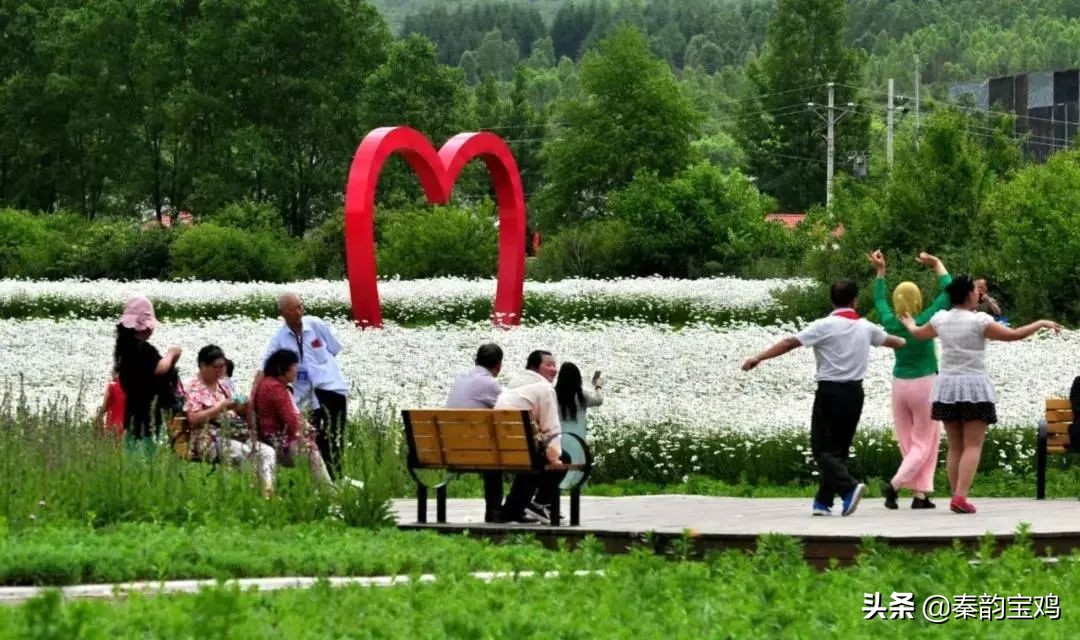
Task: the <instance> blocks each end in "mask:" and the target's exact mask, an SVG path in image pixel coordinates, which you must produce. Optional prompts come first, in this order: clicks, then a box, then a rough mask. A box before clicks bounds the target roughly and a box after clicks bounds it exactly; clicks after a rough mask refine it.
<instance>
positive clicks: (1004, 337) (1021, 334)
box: [983, 320, 1061, 342]
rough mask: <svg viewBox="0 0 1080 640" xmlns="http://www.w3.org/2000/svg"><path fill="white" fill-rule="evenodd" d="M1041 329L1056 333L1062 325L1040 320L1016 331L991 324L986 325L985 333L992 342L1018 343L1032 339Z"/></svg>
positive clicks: (994, 323) (1001, 325)
mask: <svg viewBox="0 0 1080 640" xmlns="http://www.w3.org/2000/svg"><path fill="white" fill-rule="evenodd" d="M1040 329H1050V330H1051V331H1053V332H1054V333H1058V332H1059V331H1061V325H1060V324H1058V323H1056V322H1054V321H1053V320H1038V321H1036V322H1032V323H1031V324H1025V325H1024V326H1022V327H1019V328H1016V329H1010V328H1009V327H1006V326H1005V325H1003V324H999V323H997V322H991V323H990V324H988V325H986V330H985V331H984V332H983V335H985V336H986V337H987V338H989V339H991V340H998V341H1001V342H1016V341H1017V340H1023V339H1024V338H1030V337H1031V336H1033V335H1035V334H1036V333H1038V331H1039V330H1040Z"/></svg>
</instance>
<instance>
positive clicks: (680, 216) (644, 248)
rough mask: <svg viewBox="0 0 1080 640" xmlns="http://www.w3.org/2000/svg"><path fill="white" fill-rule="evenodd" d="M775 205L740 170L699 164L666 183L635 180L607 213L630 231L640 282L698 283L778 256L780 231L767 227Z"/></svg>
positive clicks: (643, 177) (650, 176)
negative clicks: (652, 278)
mask: <svg viewBox="0 0 1080 640" xmlns="http://www.w3.org/2000/svg"><path fill="white" fill-rule="evenodd" d="M772 204H773V203H772V202H771V199H769V198H767V197H765V196H762V195H761V194H760V193H759V192H758V190H757V188H756V187H755V186H754V185H753V183H751V182H750V181H749V180H748V179H747V178H746V176H744V175H743V174H741V173H739V172H738V171H733V172H730V173H726V172H724V171H722V170H720V169H718V168H716V167H713V166H710V165H706V164H702V165H696V166H693V167H690V168H689V169H687V170H686V171H684V172H682V173H680V174H679V175H677V176H675V177H674V178H671V179H663V178H660V177H659V176H657V175H656V174H655V173H653V172H646V173H639V174H638V176H637V177H636V178H634V180H633V182H631V183H630V184H629V185H627V186H626V188H625V189H622V190H620V191H618V192H616V193H615V194H613V195H612V198H611V211H612V216H613V217H614V218H615V219H618V220H622V221H625V222H626V223H628V224H629V225H630V227H631V229H632V230H633V234H632V236H631V238H632V239H631V241H630V245H631V247H630V249H629V252H630V255H631V256H632V264H633V269H634V271H635V273H636V274H637V275H650V274H654V273H656V274H661V275H666V276H674V277H688V276H689V277H695V276H700V275H703V274H704V273H732V274H734V273H739V272H740V271H741V270H742V269H744V268H746V267H748V266H749V265H750V264H751V263H752V262H753V261H754V260H756V259H758V258H761V257H767V256H775V255H776V254H782V249H783V241H784V237H785V232H784V231H783V230H782V229H778V228H775V226H774V225H770V224H769V223H767V222H766V221H765V212H766V211H767V210H768V209H769V208H771V207H772Z"/></svg>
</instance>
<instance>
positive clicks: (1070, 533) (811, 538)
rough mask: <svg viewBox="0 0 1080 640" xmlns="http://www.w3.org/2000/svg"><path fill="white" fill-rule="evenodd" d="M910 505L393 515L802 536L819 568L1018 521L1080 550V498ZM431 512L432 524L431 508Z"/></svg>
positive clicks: (621, 543)
mask: <svg viewBox="0 0 1080 640" xmlns="http://www.w3.org/2000/svg"><path fill="white" fill-rule="evenodd" d="M432 502H433V501H432ZM565 502H566V499H565V498H564V505H563V513H564V514H566V513H567V512H568V506H567V505H566V504H565ZM910 502H911V501H910V499H908V500H906V501H904V500H903V499H902V500H901V503H900V504H901V507H900V509H899V510H897V511H890V510H888V509H886V508H885V506H884V504H883V503H882V500H881V499H880V498H868V499H865V500H863V502H862V503H861V504H860V505H859V508H858V510H857V511H856V512H855V513H854V514H852V515H851V516H848V517H846V518H844V517H840V516H839V515H833V516H827V517H824V516H823V517H812V516H811V515H810V500H809V499H807V498H715V497H708V496H685V495H667V496H634V497H623V498H599V497H583V498H582V505H581V526H580V527H570V526H562V527H545V526H539V525H524V524H485V523H484V522H483V519H484V504H483V500H480V499H452V500H449V501H448V503H447V521H448V522H447V523H446V524H435V523H428V524H418V523H417V522H416V501H415V500H396V501H395V502H394V509H395V511H396V513H397V518H398V523H399V525H398V526H399V528H401V529H432V530H435V531H440V532H445V533H460V532H463V531H466V530H468V531H469V532H470V533H471V535H477V536H484V537H489V538H493V539H501V538H503V537H505V536H507V535H516V534H520V533H522V532H529V533H532V534H535V535H536V536H537V538H538V539H540V540H541V541H543V542H544V543H545V544H548V545H554V544H555V543H556V540H558V539H559V538H562V539H566V540H567V541H568V542H570V543H571V544H576V543H577V542H579V541H580V540H581V539H583V538H584V537H585V536H587V535H592V536H594V537H596V538H597V539H598V540H599V541H600V542H601V543H603V544H604V546H605V547H606V548H607V549H608V550H609V551H610V552H613V553H618V552H622V551H625V550H626V549H627V548H628V547H630V546H631V545H633V544H641V543H643V542H644V541H645V540H646V538H647V537H648V538H649V539H650V540H651V541H652V544H654V545H655V546H656V548H657V551H660V552H662V551H665V550H666V549H668V548H669V547H670V544H671V542H672V541H673V540H676V539H678V538H680V537H682V536H683V535H684V532H686V531H689V532H690V535H691V536H692V538H693V541H694V545H695V550H696V551H698V552H703V551H707V550H713V549H743V550H747V551H753V550H754V549H755V548H756V547H757V539H758V537H759V536H761V535H763V534H768V533H780V534H785V535H789V536H793V537H795V538H798V539H799V540H800V541H801V542H802V544H803V549H804V554H805V556H806V559H807V560H808V561H810V562H812V563H814V564H816V565H823V564H826V563H828V561H829V559H831V558H836V559H838V560H840V561H842V562H844V561H850V560H852V559H853V558H854V557H855V556H856V554H857V551H858V547H859V545H860V543H861V541H862V539H863V538H864V537H872V538H876V539H877V540H880V541H882V542H885V543H887V544H890V545H895V546H901V547H906V548H909V549H915V550H923V551H928V550H932V549H936V548H942V547H948V546H951V545H952V544H953V541H954V540H959V541H961V542H962V543H964V544H965V545H969V546H972V547H974V546H976V545H978V544H979V542H980V540H981V539H982V538H983V537H984V536H985V535H986V534H988V533H989V534H992V535H993V536H994V537H995V538H996V539H997V542H998V546H999V547H1003V546H1007V545H1008V544H1010V543H1011V542H1012V540H1013V537H1014V535H1015V534H1016V531H1017V529H1018V527H1019V526H1020V524H1021V523H1027V524H1028V525H1030V531H1031V535H1032V537H1033V539H1034V541H1035V548H1036V550H1037V551H1038V552H1039V553H1044V552H1046V553H1048V554H1049V555H1064V554H1068V553H1070V552H1071V551H1072V550H1073V549H1076V548H1080V500H1076V499H1056V500H1034V499H1031V498H978V499H975V498H972V502H973V503H974V504H975V505H976V507H978V509H979V511H978V513H976V514H973V515H960V514H955V513H952V512H951V511H949V507H948V505H949V503H948V499H947V498H937V499H936V500H935V502H936V503H937V505H938V508H937V509H933V510H920V511H913V510H911V509H910V508H909V505H910ZM838 507H839V504H837V506H836V507H834V509H833V510H834V512H838ZM428 515H429V518H430V519H434V505H433V504H432V505H431V507H430V508H429V512H428Z"/></svg>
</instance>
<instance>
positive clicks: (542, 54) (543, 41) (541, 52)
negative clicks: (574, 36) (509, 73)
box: [527, 36, 555, 69]
mask: <svg viewBox="0 0 1080 640" xmlns="http://www.w3.org/2000/svg"><path fill="white" fill-rule="evenodd" d="M527 63H528V65H529V66H530V67H533V68H536V69H550V68H552V67H554V66H555V45H554V44H552V42H551V38H549V37H547V36H545V37H543V38H540V39H539V40H537V41H536V42H534V43H533V45H532V53H531V54H530V55H529V59H528V60H527Z"/></svg>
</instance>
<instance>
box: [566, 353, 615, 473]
mask: <svg viewBox="0 0 1080 640" xmlns="http://www.w3.org/2000/svg"><path fill="white" fill-rule="evenodd" d="M590 386H591V387H592V389H591V390H590V389H585V388H584V385H583V383H582V380H581V370H580V369H578V368H577V365H575V364H574V363H572V362H564V363H563V365H562V367H561V368H560V369H559V377H558V379H557V380H556V381H555V397H557V398H558V399H559V419H560V422H561V424H562V432H563V434H568V433H572V434H574V435H576V436H577V437H578V438H581V439H582V440H586V438H587V435H588V430H587V429H586V426H585V412H586V410H587V409H588V408H589V407H599V406H600V405H602V404H604V384H603V380H602V379H601V377H600V372H599V371H597V372H595V373H593V377H592V384H591V385H590ZM562 448H563V451H565V452H566V453H568V454H570V459H571V460H573V461H574V462H583V461H584V460H585V451H584V450H583V449H582V448H581V443H580V442H578V440H577V439H576V438H563V439H562ZM576 473H580V472H577V471H573V472H570V473H568V474H567V478H566V479H565V480H563V485H564V486H569V485H571V484H573V483H574V482H576V481H577V478H573V477H570V476H571V475H572V474H576Z"/></svg>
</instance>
